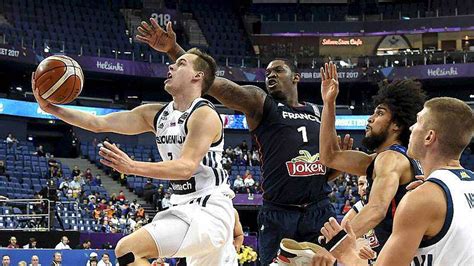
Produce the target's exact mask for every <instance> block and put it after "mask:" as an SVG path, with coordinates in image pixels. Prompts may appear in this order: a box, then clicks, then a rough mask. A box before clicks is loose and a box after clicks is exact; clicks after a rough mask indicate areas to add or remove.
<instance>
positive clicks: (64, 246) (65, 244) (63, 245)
mask: <svg viewBox="0 0 474 266" xmlns="http://www.w3.org/2000/svg"><path fill="white" fill-rule="evenodd" d="M54 249H71V247H70V246H69V238H68V237H67V236H63V237H61V242H59V243H58V244H57V245H56V247H55V248H54ZM56 253H58V252H56ZM56 253H54V254H56ZM59 254H61V253H59Z"/></svg>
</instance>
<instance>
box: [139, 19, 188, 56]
mask: <svg viewBox="0 0 474 266" xmlns="http://www.w3.org/2000/svg"><path fill="white" fill-rule="evenodd" d="M137 29H138V34H137V36H136V39H137V40H139V41H140V42H143V43H146V44H148V45H149V46H150V47H151V48H153V49H155V50H156V51H158V52H162V53H166V54H167V55H168V56H169V57H170V58H171V60H173V61H176V59H178V58H179V57H180V56H181V55H183V54H184V53H185V51H184V50H183V48H181V46H179V44H178V43H177V42H176V33H174V31H173V27H172V24H171V21H170V22H168V24H166V30H164V29H162V28H161V27H160V25H159V24H158V22H157V21H156V19H154V18H150V23H149V24H148V23H147V22H145V21H142V22H141V25H140V26H138V28H137Z"/></svg>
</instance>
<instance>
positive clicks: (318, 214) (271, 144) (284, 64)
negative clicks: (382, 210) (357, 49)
mask: <svg viewBox="0 0 474 266" xmlns="http://www.w3.org/2000/svg"><path fill="white" fill-rule="evenodd" d="M150 22H151V24H148V23H146V22H142V24H141V26H140V27H139V28H138V30H139V32H140V35H138V36H137V39H139V40H141V41H143V42H145V43H147V44H149V45H150V46H151V47H152V48H154V49H155V50H157V51H160V52H165V53H167V54H168V55H169V56H170V58H171V59H173V60H175V59H176V58H177V57H179V56H180V54H181V53H183V52H184V50H183V49H182V48H181V47H180V46H179V45H178V44H177V43H176V35H175V34H174V32H173V30H172V28H171V24H168V25H167V29H166V31H165V30H163V29H161V27H159V25H158V24H157V23H156V21H155V20H153V19H151V20H150ZM265 77H266V79H265V86H266V89H267V91H264V90H263V89H261V88H259V87H256V86H251V85H243V86H241V85H238V84H236V83H234V82H232V81H230V80H227V79H224V78H216V80H215V81H214V84H213V85H212V87H211V89H210V90H209V92H208V94H209V95H211V96H213V97H214V98H216V99H217V100H218V101H220V102H221V103H223V104H224V105H225V106H227V107H229V108H231V109H234V110H237V111H240V112H242V113H244V114H245V116H246V118H247V122H248V125H249V130H250V132H251V134H252V136H253V137H254V141H256V143H257V145H258V148H259V152H260V156H261V157H260V158H261V162H262V166H261V168H262V175H263V182H262V188H263V191H264V192H263V206H262V208H261V210H260V213H259V215H258V226H259V255H260V261H261V263H262V265H268V264H270V263H271V262H272V261H273V259H274V258H275V256H276V255H277V251H278V248H279V242H280V240H281V239H283V238H285V237H289V238H293V239H296V240H298V241H315V239H316V238H317V236H318V235H319V230H320V228H321V226H322V224H323V221H326V220H327V219H328V218H329V217H331V216H334V215H335V210H334V208H333V207H332V205H331V204H330V202H329V199H328V194H329V193H330V191H331V189H330V187H329V185H328V184H327V181H328V179H329V178H330V177H329V172H330V171H329V169H328V168H327V167H326V166H324V165H323V164H321V162H320V160H319V138H318V135H319V128H320V119H321V115H320V112H319V109H318V107H317V106H316V105H314V104H311V103H306V102H300V101H299V100H298V90H297V86H298V82H299V81H300V74H299V73H298V71H297V69H296V67H295V65H294V64H293V63H291V62H290V61H288V60H285V59H277V60H274V61H272V62H270V63H269V64H268V66H267V68H266V72H265ZM347 141H348V143H349V146H351V144H350V141H351V140H350V139H347ZM346 144H347V143H346ZM346 146H347V145H346ZM334 176H335V175H334Z"/></svg>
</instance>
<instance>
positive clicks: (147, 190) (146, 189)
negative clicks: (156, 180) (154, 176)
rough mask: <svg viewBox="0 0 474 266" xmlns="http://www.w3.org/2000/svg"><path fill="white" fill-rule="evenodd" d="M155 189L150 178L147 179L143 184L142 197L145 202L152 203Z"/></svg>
mask: <svg viewBox="0 0 474 266" xmlns="http://www.w3.org/2000/svg"><path fill="white" fill-rule="evenodd" d="M155 190H156V186H155V185H154V184H153V183H152V182H151V179H147V180H146V184H145V186H143V198H144V199H145V201H146V202H147V203H152V201H153V194H154V193H155Z"/></svg>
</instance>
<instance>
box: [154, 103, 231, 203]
mask: <svg viewBox="0 0 474 266" xmlns="http://www.w3.org/2000/svg"><path fill="white" fill-rule="evenodd" d="M201 106H209V107H211V108H212V109H214V110H215V107H214V105H213V104H212V103H211V102H209V101H208V100H206V99H203V98H197V99H195V100H194V101H193V102H192V104H191V106H190V107H189V108H188V109H187V110H185V111H184V112H181V111H178V110H175V109H174V107H173V102H170V103H169V104H167V105H166V106H164V107H163V108H162V109H161V110H160V111H159V112H158V113H157V114H156V116H155V121H154V125H155V130H156V145H157V146H158V151H159V152H160V155H161V158H162V160H163V161H168V160H174V159H178V158H180V157H181V152H182V150H183V146H184V141H185V140H186V136H187V133H188V129H187V122H188V118H189V117H190V116H191V114H192V113H193V112H194V111H195V110H196V109H197V108H199V107H201ZM216 112H217V111H216ZM218 115H219V114H218ZM202 126H203V127H205V126H206V125H202ZM221 126H222V127H223V125H221ZM223 149H224V129H222V135H221V138H220V139H219V141H217V142H216V143H213V144H212V145H211V147H210V148H209V152H208V153H207V154H206V156H205V157H204V158H203V160H202V161H201V163H200V164H199V167H198V168H197V170H196V172H195V173H194V174H193V176H192V177H191V178H190V179H189V180H174V181H173V180H172V181H170V188H171V189H172V190H173V194H172V196H171V204H181V203H184V202H186V201H189V200H191V199H195V198H198V197H202V196H203V195H206V194H210V193H211V192H212V191H213V190H215V189H216V188H219V189H223V190H224V191H225V192H229V191H227V190H230V189H229V185H228V184H227V179H228V174H227V171H225V170H224V169H223V168H222V164H221V160H222V152H223ZM229 193H231V191H230V192H229Z"/></svg>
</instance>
